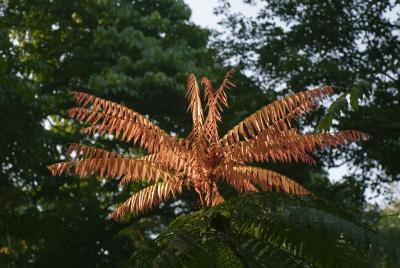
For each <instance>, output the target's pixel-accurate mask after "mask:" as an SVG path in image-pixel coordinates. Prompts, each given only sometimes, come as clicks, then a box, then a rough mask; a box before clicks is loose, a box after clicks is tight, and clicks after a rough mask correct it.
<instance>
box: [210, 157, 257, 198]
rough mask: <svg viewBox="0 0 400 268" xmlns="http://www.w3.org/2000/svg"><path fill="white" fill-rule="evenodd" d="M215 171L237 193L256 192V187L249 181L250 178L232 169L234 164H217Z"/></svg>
mask: <svg viewBox="0 0 400 268" xmlns="http://www.w3.org/2000/svg"><path fill="white" fill-rule="evenodd" d="M215 173H216V175H217V176H219V177H221V178H222V179H224V180H225V181H226V182H227V183H229V184H230V185H231V186H232V187H233V188H235V190H236V191H237V192H239V193H243V192H258V189H257V188H256V187H254V185H253V184H252V183H251V180H250V178H249V177H248V176H247V175H246V174H244V173H240V172H237V171H236V170H234V166H233V165H231V164H225V165H224V166H219V168H218V169H217V170H216V171H215Z"/></svg>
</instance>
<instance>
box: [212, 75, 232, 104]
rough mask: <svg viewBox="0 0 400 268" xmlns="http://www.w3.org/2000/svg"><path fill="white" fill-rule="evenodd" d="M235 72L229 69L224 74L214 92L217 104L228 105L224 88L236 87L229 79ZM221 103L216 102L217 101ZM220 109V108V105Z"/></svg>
mask: <svg viewBox="0 0 400 268" xmlns="http://www.w3.org/2000/svg"><path fill="white" fill-rule="evenodd" d="M234 74H235V70H234V69H230V70H229V71H228V72H227V73H226V74H225V76H224V80H223V81H222V83H221V85H220V86H219V88H218V90H217V91H216V92H215V99H216V100H217V105H224V106H225V107H228V99H227V97H226V93H225V89H226V88H227V89H231V88H234V87H236V86H235V84H234V83H232V81H231V79H232V77H233V75H234ZM219 102H220V103H221V104H218V103H219ZM220 109H221V110H222V108H221V107H220Z"/></svg>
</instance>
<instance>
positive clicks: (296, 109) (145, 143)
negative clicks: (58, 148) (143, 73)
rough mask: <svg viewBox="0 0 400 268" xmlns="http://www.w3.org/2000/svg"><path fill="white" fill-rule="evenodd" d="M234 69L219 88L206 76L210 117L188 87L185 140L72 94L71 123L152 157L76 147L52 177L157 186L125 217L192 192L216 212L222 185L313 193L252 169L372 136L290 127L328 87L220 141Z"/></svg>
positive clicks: (284, 102) (276, 107) (122, 210)
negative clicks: (189, 120)
mask: <svg viewBox="0 0 400 268" xmlns="http://www.w3.org/2000/svg"><path fill="white" fill-rule="evenodd" d="M232 75H233V71H232V70H231V71H229V72H228V73H227V74H226V75H225V77H224V80H223V82H222V83H221V85H220V86H219V87H218V89H217V90H214V89H213V87H212V85H211V82H210V81H209V80H208V79H207V78H203V79H202V84H203V85H204V90H205V94H204V96H205V101H206V103H205V104H206V105H205V107H206V112H207V115H206V116H205V115H204V111H203V109H202V100H201V97H200V88H199V85H198V83H197V80H196V78H195V76H194V74H190V75H189V78H188V83H187V92H188V94H187V95H188V98H189V110H190V112H191V114H192V120H193V129H192V131H191V132H190V134H189V136H188V137H187V138H186V139H181V138H177V137H172V136H170V135H168V133H166V132H165V131H163V130H162V129H160V128H159V127H158V126H156V125H155V124H154V123H152V122H151V121H150V120H149V119H147V118H146V117H145V116H143V115H140V114H139V113H137V112H135V111H133V110H131V109H129V108H127V107H125V106H123V105H119V104H117V103H115V102H111V101H107V100H104V99H101V98H98V97H95V96H92V95H90V94H87V93H82V92H74V93H72V95H73V99H74V100H75V101H76V102H77V104H78V105H80V107H77V108H72V109H70V110H69V115H70V116H71V117H72V118H75V119H78V120H80V121H82V122H84V123H85V124H87V126H86V127H85V128H84V129H83V130H82V132H83V133H85V134H94V133H98V134H112V135H113V136H114V137H115V138H117V139H120V140H123V141H126V142H131V143H132V144H139V145H140V146H142V147H144V148H145V149H146V150H147V152H148V153H149V154H148V155H146V156H144V157H140V158H130V157H127V156H122V155H119V154H117V153H113V152H108V151H106V150H102V149H98V148H93V147H89V146H84V145H76V144H74V145H72V146H71V147H70V149H69V153H72V152H74V154H72V155H75V159H73V160H72V161H67V162H62V163H57V164H53V165H51V166H50V167H49V168H50V170H51V171H52V173H53V174H54V175H60V174H61V173H63V172H72V173H75V174H78V175H80V176H82V177H84V176H89V175H94V174H98V175H100V176H102V177H107V178H113V179H118V180H121V183H122V184H124V183H129V182H132V181H136V180H145V181H147V182H149V183H151V184H152V185H150V186H148V187H147V188H145V189H143V190H142V191H140V192H138V193H135V194H134V195H133V196H132V197H131V198H129V199H128V200H127V201H126V202H124V203H123V204H122V205H121V206H120V207H119V208H118V209H117V210H116V211H115V213H114V214H113V217H114V218H120V217H122V216H123V215H125V214H126V213H128V212H133V213H140V212H143V211H146V210H148V209H149V208H151V207H152V206H154V205H156V204H159V203H160V202H163V201H165V200H167V199H168V198H169V197H171V196H175V194H177V193H179V192H181V191H182V188H183V187H184V186H186V187H193V188H194V189H195V191H196V192H197V193H198V195H199V200H200V202H201V204H202V205H203V206H215V205H217V204H220V203H222V202H223V201H224V200H223V198H222V196H221V195H220V193H219V192H218V187H217V185H218V183H217V182H218V181H219V180H221V179H222V180H224V181H226V182H227V183H229V184H230V185H232V186H233V187H234V188H235V189H236V191H238V192H258V191H260V190H262V191H269V190H275V191H282V192H286V193H290V194H297V195H307V194H310V192H309V191H308V190H306V189H305V188H304V187H302V186H300V185H299V184H297V183H296V182H295V181H293V180H291V179H290V178H288V177H286V176H283V175H281V174H278V173H276V172H273V171H270V170H265V169H261V168H256V167H251V166H246V165H247V164H249V163H252V162H263V161H271V160H272V161H280V162H290V161H302V162H306V163H313V162H314V160H313V158H312V155H311V154H312V153H313V151H314V150H316V149H321V148H325V147H329V146H337V145H340V144H345V143H348V142H351V141H354V140H358V139H366V138H368V135H366V134H364V133H361V132H357V131H342V132H338V133H332V134H331V133H323V134H306V135H304V134H300V133H298V132H297V130H296V129H294V128H292V127H291V122H292V121H293V120H294V119H296V118H298V117H299V116H301V115H303V114H305V113H306V112H309V111H311V110H312V109H314V108H315V107H316V104H317V102H318V101H319V100H321V99H322V98H324V97H326V96H327V95H329V94H331V93H332V88H331V87H329V86H326V87H321V88H316V89H313V90H309V91H305V92H301V93H297V94H293V95H290V96H287V97H285V98H283V99H281V100H278V101H275V102H273V103H271V104H268V105H266V106H265V107H263V108H261V109H260V110H258V111H257V112H255V113H254V114H253V115H251V116H249V117H247V118H246V119H244V120H243V121H242V122H240V123H239V124H238V125H236V126H235V127H233V129H232V130H230V131H229V132H228V133H227V134H226V135H225V136H224V137H222V138H219V136H218V126H217V123H218V122H219V121H220V120H221V112H222V109H223V107H227V106H228V102H227V96H226V93H225V89H228V88H233V87H234V84H233V83H232V82H231V77H232Z"/></svg>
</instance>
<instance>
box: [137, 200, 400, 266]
mask: <svg viewBox="0 0 400 268" xmlns="http://www.w3.org/2000/svg"><path fill="white" fill-rule="evenodd" d="M151 250H152V256H155V257H154V259H153V261H152V262H151V261H149V260H148V259H147V258H146V257H144V258H140V256H141V254H140V252H138V253H137V255H135V256H134V257H133V259H135V260H136V261H137V263H136V264H137V265H139V266H140V262H141V261H143V260H144V261H146V265H147V266H143V267H151V264H152V265H153V267H367V266H374V265H378V266H379V265H384V263H385V262H387V261H389V260H390V262H391V263H396V264H397V265H398V264H400V262H399V261H400V259H399V257H400V256H399V254H400V242H399V241H394V240H393V241H391V240H390V239H388V238H384V237H382V236H381V235H379V234H378V233H377V232H376V231H375V230H373V229H371V227H369V226H368V225H367V224H366V223H365V222H364V221H363V219H362V218H359V217H358V216H356V215H353V214H351V213H349V212H346V211H343V210H341V209H338V208H336V207H334V206H332V205H330V204H329V203H327V202H326V201H323V200H320V199H316V198H312V197H301V198H300V197H296V196H288V195H284V194H277V193H260V194H252V195H248V196H241V197H239V198H236V199H231V200H230V201H228V202H226V203H224V204H223V205H220V206H218V207H215V208H211V209H207V210H202V211H199V212H196V213H194V214H192V215H186V216H180V217H178V218H177V219H176V220H175V221H174V222H173V223H172V224H171V225H170V226H169V227H168V229H167V231H166V232H165V233H163V234H162V235H161V236H160V237H159V238H157V239H156V244H154V245H153V247H152V249H151ZM142 256H147V255H142Z"/></svg>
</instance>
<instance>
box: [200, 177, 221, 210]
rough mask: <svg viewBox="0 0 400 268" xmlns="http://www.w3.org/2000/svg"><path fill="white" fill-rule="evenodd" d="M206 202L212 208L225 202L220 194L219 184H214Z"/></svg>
mask: <svg viewBox="0 0 400 268" xmlns="http://www.w3.org/2000/svg"><path fill="white" fill-rule="evenodd" d="M205 200H206V202H207V203H208V206H210V207H213V206H216V205H219V204H222V203H223V202H224V201H225V200H224V198H223V197H222V196H221V195H220V193H219V192H218V189H217V184H216V183H215V182H213V184H212V189H210V191H209V192H208V193H207V194H206V197H205Z"/></svg>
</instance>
